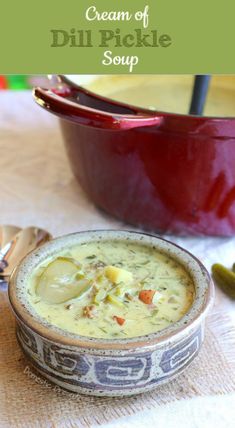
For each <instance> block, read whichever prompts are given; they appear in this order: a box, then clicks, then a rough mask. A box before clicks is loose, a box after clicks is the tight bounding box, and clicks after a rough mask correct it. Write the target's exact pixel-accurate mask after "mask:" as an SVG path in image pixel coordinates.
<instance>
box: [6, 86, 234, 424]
mask: <svg viewBox="0 0 235 428" xmlns="http://www.w3.org/2000/svg"><path fill="white" fill-rule="evenodd" d="M0 194H1V202H0V204H1V205H0V206H1V210H0V224H16V225H19V226H21V227H23V226H30V225H35V226H39V227H43V228H45V229H47V230H48V231H50V232H51V233H52V235H53V236H59V235H62V234H65V233H69V232H74V231H78V230H86V229H99V228H100V229H101V228H114V229H115V228H120V227H121V228H127V229H134V228H133V227H130V226H128V225H125V224H123V223H121V222H118V221H117V220H115V219H113V218H111V217H109V216H108V215H106V214H104V213H103V212H101V211H100V210H98V209H97V208H96V207H95V206H94V205H93V203H92V202H91V201H90V200H89V199H88V197H87V196H86V195H85V194H84V192H83V190H82V189H81V188H80V186H79V185H78V183H77V182H76V181H75V179H74V178H73V176H72V173H71V170H70V167H69V164H68V161H67V157H66V154H65V150H64V146H63V142H62V137H61V135H60V131H59V127H58V122H57V119H56V118H54V117H53V116H51V115H50V114H48V113H47V112H44V111H43V110H42V109H40V108H39V107H37V106H36V105H34V103H33V101H32V96H31V93H30V92H25V93H24V92H18V93H17V92H16V93H13V92H12V93H11V92H2V93H0ZM167 238H168V239H171V240H172V241H174V242H176V243H178V244H179V245H182V246H183V247H185V248H187V249H188V250H189V251H191V252H193V253H194V254H195V255H196V256H197V257H198V258H199V259H200V260H201V261H202V262H203V263H204V264H205V265H206V267H207V268H208V269H210V267H211V264H212V263H214V262H216V261H220V262H222V263H224V264H226V265H227V266H230V265H231V264H232V263H233V262H234V261H235V238H211V237H205V238H196V237H194V238H190V237H187V238H186V237H184V238H182V237H175V236H171V237H169V236H168V237H167ZM234 308H235V303H234V302H232V301H230V300H229V299H228V298H227V297H226V296H225V295H224V294H223V293H222V292H221V291H220V290H219V289H216V301H215V307H214V312H215V313H216V315H212V316H211V317H210V319H209V321H208V328H207V334H206V341H205V344H204V346H203V349H202V351H201V353H200V357H198V359H196V361H195V362H193V363H192V366H191V368H190V369H188V370H186V372H185V374H182V375H181V376H180V377H179V378H178V379H177V380H175V381H174V382H173V383H171V384H169V385H166V386H163V387H161V388H160V389H159V390H157V391H155V392H151V393H148V394H144V395H141V396H139V397H133V398H128V399H112V400H110V399H107V400H106V399H94V398H92V397H82V396H76V397H75V396H74V395H73V394H70V393H68V392H63V391H62V390H57V389H54V387H53V386H51V384H49V383H47V382H46V381H44V380H43V379H42V378H41V377H39V376H37V375H36V374H35V373H34V372H33V370H32V369H31V368H30V367H29V365H28V363H27V361H26V360H25V359H24V357H23V356H22V353H21V351H20V349H19V347H18V345H17V343H16V339H15V335H14V319H13V317H12V315H11V311H10V309H9V305H8V302H7V298H6V293H4V292H1V294H0V317H1V323H0V427H1V428H2V427H11V426H14V427H80V426H81V427H82V426H96V425H102V426H106V427H132V426H133V427H137V428H138V427H142V426H144V425H145V424H150V425H151V426H156V427H161V426H166V427H167V428H171V427H177V426H178V425H180V426H181V427H182V428H184V427H186V426H187V427H189V428H191V427H193V428H194V427H206V428H207V427H208V428H210V427H212V426H213V427H214V426H215V425H216V426H223V427H224V428H226V427H228V428H230V427H234V426H235V405H234V404H235V367H234V362H235V333H234V327H233V324H234V322H235V309H234Z"/></svg>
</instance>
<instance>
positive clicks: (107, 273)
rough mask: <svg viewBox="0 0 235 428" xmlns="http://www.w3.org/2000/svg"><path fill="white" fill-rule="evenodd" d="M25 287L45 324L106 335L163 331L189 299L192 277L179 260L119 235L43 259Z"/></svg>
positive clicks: (189, 302)
mask: <svg viewBox="0 0 235 428" xmlns="http://www.w3.org/2000/svg"><path fill="white" fill-rule="evenodd" d="M27 291H28V296H29V302H30V304H31V305H32V306H33V308H34V309H35V311H36V312H37V313H38V314H39V315H40V316H41V317H43V318H44V319H46V320H47V321H48V322H49V323H51V324H53V325H55V326H58V327H60V328H61V329H63V330H67V331H69V332H72V333H76V334H79V335H82V336H89V337H96V338H106V339H112V338H128V337H135V336H141V335H145V334H149V333H153V332H157V331H159V330H162V329H164V328H165V327H167V326H169V325H170V324H171V323H174V322H176V321H178V320H179V319H180V318H181V317H182V316H183V315H184V314H185V313H186V312H187V311H188V309H189V308H190V306H191V305H192V302H193V299H194V284H193V281H192V279H191V277H190V276H189V274H188V273H187V272H186V271H185V269H184V268H183V266H182V265H180V264H179V263H178V262H177V261H175V260H174V259H171V258H170V257H168V256H166V255H165V254H164V253H160V252H158V251H157V250H156V249H155V248H152V247H150V246H147V245H144V244H140V243H134V242H131V241H130V242H129V243H127V242H126V241H121V240H113V241H111V240H108V241H103V240H102V241H99V242H93V241H92V242H89V243H86V244H80V245H77V246H75V247H72V248H69V251H64V252H61V253H59V254H58V255H57V256H56V257H54V258H53V259H47V260H46V261H45V262H44V263H43V264H41V265H39V266H38V268H37V269H36V270H35V271H34V272H33V274H32V276H31V278H30V280H29V282H28V290H27Z"/></svg>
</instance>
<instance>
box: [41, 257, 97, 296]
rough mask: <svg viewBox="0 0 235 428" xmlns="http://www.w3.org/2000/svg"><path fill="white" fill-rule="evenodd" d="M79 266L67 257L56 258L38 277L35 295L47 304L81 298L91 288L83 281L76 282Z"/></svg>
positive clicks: (90, 285)
mask: <svg viewBox="0 0 235 428" xmlns="http://www.w3.org/2000/svg"><path fill="white" fill-rule="evenodd" d="M80 269H81V265H80V264H79V263H78V262H76V260H74V259H72V258H68V257H57V258H56V259H55V260H53V261H52V262H51V263H49V265H48V266H47V267H46V268H45V270H44V271H43V272H42V274H41V276H40V277H39V280H38V284H37V288H36V293H37V294H38V295H39V296H40V297H41V298H42V299H43V300H45V301H46V302H48V303H64V302H66V301H67V300H70V299H73V298H74V297H82V295H84V294H85V293H86V292H87V291H89V290H90V289H91V287H92V284H89V282H88V281H87V280H85V279H81V280H77V279H76V278H75V277H76V274H77V273H78V272H79V270H80Z"/></svg>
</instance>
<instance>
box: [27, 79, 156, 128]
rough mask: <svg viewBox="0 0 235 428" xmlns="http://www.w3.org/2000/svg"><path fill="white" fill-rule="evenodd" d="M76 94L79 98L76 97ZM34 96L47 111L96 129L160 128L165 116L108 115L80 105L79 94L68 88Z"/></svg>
mask: <svg viewBox="0 0 235 428" xmlns="http://www.w3.org/2000/svg"><path fill="white" fill-rule="evenodd" d="M75 94H76V95H77V96H75ZM33 96H34V100H35V101H36V103H37V104H38V105H39V106H41V107H43V108H44V109H45V110H48V111H50V112H51V113H53V114H55V115H57V116H59V117H61V118H62V119H67V120H69V121H72V122H74V123H78V124H81V125H86V126H93V127H96V128H103V129H112V130H128V129H134V128H140V127H146V126H147V127H150V126H154V127H159V126H160V125H161V124H162V123H163V116H161V115H160V114H157V113H155V112H153V113H152V114H149V115H147V114H146V115H145V114H142V113H141V114H136V115H134V114H133V115H130V114H118V113H108V112H104V111H101V110H98V109H94V108H90V107H86V106H84V105H81V104H79V103H78V94H77V92H75V91H73V89H71V88H69V87H68V86H64V87H63V88H62V89H50V90H49V89H42V88H35V89H34V90H33Z"/></svg>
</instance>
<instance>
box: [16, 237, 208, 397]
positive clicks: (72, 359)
mask: <svg viewBox="0 0 235 428" xmlns="http://www.w3.org/2000/svg"><path fill="white" fill-rule="evenodd" d="M103 239H105V240H106V239H115V240H116V239H118V240H128V241H134V242H139V241H141V242H142V243H145V244H147V245H149V246H152V247H154V248H156V249H157V250H158V251H162V252H164V253H166V254H167V255H169V256H170V257H173V258H175V259H176V260H178V261H179V262H180V263H181V264H182V265H183V266H184V267H185V268H186V269H187V271H188V272H189V274H190V275H191V277H192V279H193V281H194V284H195V291H196V297H195V300H194V303H193V305H192V307H191V308H190V310H189V311H188V313H187V314H186V315H184V316H183V317H182V318H181V319H180V320H179V321H178V322H176V323H174V324H172V325H170V326H169V327H167V328H165V329H164V330H162V331H160V332H158V333H153V334H149V335H146V336H140V337H135V338H131V339H121V340H120V339H110V340H108V339H107V340H104V339H95V338H89V337H84V336H79V335H75V334H72V333H69V332H66V331H64V330H62V329H60V328H58V327H55V326H53V325H51V324H49V323H48V322H46V321H45V320H44V319H42V318H41V317H40V316H39V315H38V314H37V313H36V312H35V311H34V309H33V308H32V307H31V306H30V304H29V303H28V299H27V291H26V283H27V278H28V276H29V275H30V273H31V272H32V270H33V269H34V268H35V267H36V266H37V265H38V264H39V263H41V262H42V261H43V260H44V259H45V258H47V257H48V256H52V255H53V254H56V253H57V252H58V250H61V249H64V248H69V247H70V246H73V245H75V244H79V243H83V242H88V241H91V240H96V241H97V240H103ZM9 298H10V303H11V306H12V309H13V311H14V314H15V317H16V324H17V328H16V332H17V338H18V341H19V344H20V346H21V348H22V349H23V351H24V353H25V354H26V355H27V357H28V358H29V359H30V361H31V363H32V364H33V366H34V367H35V368H36V369H37V370H38V371H39V372H40V373H41V374H42V375H43V376H45V377H46V378H47V379H49V380H51V381H52V382H54V383H55V384H57V385H59V386H61V387H63V388H66V389H68V390H70V391H73V392H78V393H83V394H90V395H97V396H123V395H133V394H138V393H141V392H145V391H149V390H151V389H153V388H156V387H157V386H158V385H160V384H162V383H165V382H168V381H169V380H171V379H173V378H174V377H176V376H178V375H179V374H180V373H181V372H182V371H183V370H184V369H185V368H186V367H187V366H188V365H189V364H190V363H191V362H192V361H193V359H194V358H195V357H196V356H197V354H198V352H199V350H200V347H201V345H202V342H203V336H204V324H205V318H206V315H207V313H208V310H209V308H210V307H211V305H212V301H213V284H212V281H211V279H210V276H209V274H208V272H207V271H206V269H205V268H204V266H203V265H202V264H201V263H200V262H199V261H198V260H197V259H196V258H195V257H194V256H193V255H192V254H190V253H189V252H187V251H186V250H184V249H182V248H180V247H178V246H177V245H175V244H173V243H171V242H169V241H166V240H164V239H161V238H157V237H155V236H151V235H147V234H144V233H136V232H127V231H111V230H107V231H88V232H79V233H75V234H71V235H66V236H64V237H61V238H57V239H54V240H52V241H50V242H48V243H47V244H45V245H43V246H42V247H40V248H39V249H37V250H35V251H33V252H32V253H30V254H29V255H28V256H27V257H26V258H25V259H24V260H23V261H22V262H21V263H20V265H19V266H18V268H17V269H16V270H15V272H14V273H13V275H12V277H11V280H10V285H9Z"/></svg>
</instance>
